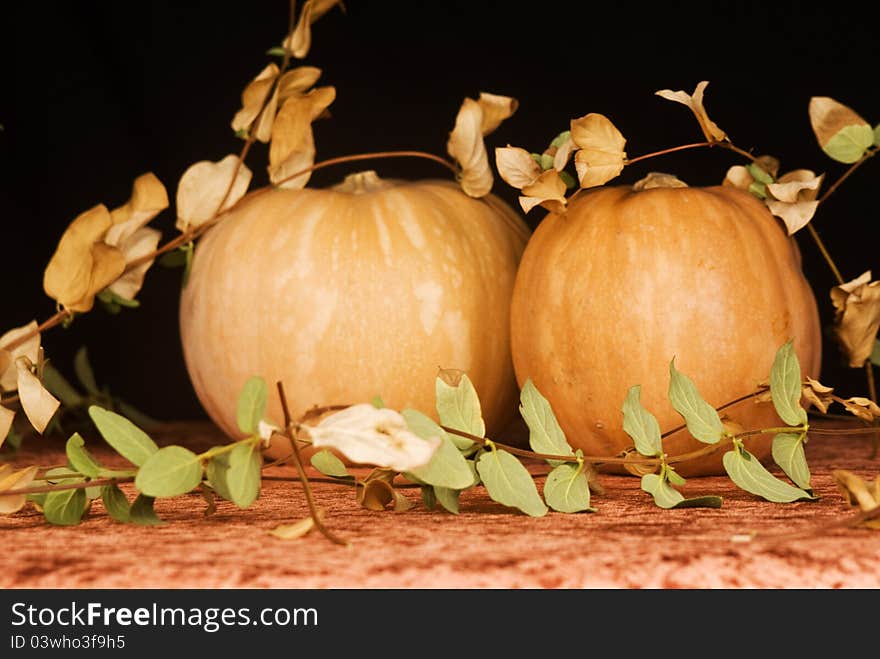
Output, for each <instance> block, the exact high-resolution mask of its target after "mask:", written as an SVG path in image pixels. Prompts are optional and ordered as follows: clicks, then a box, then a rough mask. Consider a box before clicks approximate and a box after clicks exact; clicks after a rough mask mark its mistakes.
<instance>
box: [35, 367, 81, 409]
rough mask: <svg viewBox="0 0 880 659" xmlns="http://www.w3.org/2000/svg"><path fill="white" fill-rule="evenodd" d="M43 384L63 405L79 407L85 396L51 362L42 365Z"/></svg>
mask: <svg viewBox="0 0 880 659" xmlns="http://www.w3.org/2000/svg"><path fill="white" fill-rule="evenodd" d="M43 386H44V387H46V389H48V390H49V393H50V394H52V395H53V396H55V398H57V399H58V400H60V401H61V403H62V405H64V406H65V407H79V406H80V405H82V404H83V401H84V400H85V397H84V396H83V395H82V394H81V393H79V392H78V391H77V390H76V389H75V388H74V387H73V385H72V384H70V382H69V381H68V380H67V378H65V377H64V376H63V375H61V373H60V372H59V371H58V369H57V368H55V367H54V366H52V365H51V364H45V365H44V366H43Z"/></svg>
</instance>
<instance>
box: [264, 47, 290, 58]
mask: <svg viewBox="0 0 880 659" xmlns="http://www.w3.org/2000/svg"><path fill="white" fill-rule="evenodd" d="M266 54H267V55H269V56H270V57H284V56H285V55H287V49H286V48H282V47H281V46H274V47H272V48H270V49H269V50H267V51H266Z"/></svg>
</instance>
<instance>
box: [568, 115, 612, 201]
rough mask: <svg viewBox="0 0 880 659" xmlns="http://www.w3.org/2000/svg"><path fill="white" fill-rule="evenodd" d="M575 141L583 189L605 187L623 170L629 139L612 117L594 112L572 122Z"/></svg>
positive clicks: (579, 178)
mask: <svg viewBox="0 0 880 659" xmlns="http://www.w3.org/2000/svg"><path fill="white" fill-rule="evenodd" d="M571 139H572V142H574V145H575V146H576V147H578V152H577V153H576V154H575V156H574V165H575V169H577V174H578V180H579V182H580V184H581V187H582V188H592V187H595V186H598V185H603V184H605V183H607V182H608V181H610V180H611V179H613V178H615V177H616V176H618V175H619V174H620V172H622V171H623V166H624V164H625V162H626V152H625V151H624V150H623V147H624V146H625V145H626V139H625V138H624V137H623V135H622V134H621V132H620V131H619V130H617V127H616V126H615V125H614V124H613V123H611V120H610V119H608V117H606V116H604V115H601V114H597V113H595V112H592V113H590V114H587V115H584V116H583V117H580V118H578V119H572V121H571Z"/></svg>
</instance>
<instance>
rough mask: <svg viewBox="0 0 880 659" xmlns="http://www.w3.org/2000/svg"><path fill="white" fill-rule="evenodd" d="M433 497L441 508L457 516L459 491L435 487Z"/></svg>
mask: <svg viewBox="0 0 880 659" xmlns="http://www.w3.org/2000/svg"><path fill="white" fill-rule="evenodd" d="M434 496H435V497H436V499H437V502H438V503H439V504H440V505H441V506H443V508H444V509H445V510H447V511H448V512H450V513H452V514H453V515H458V497H459V496H461V490H452V489H450V488H448V487H435V488H434Z"/></svg>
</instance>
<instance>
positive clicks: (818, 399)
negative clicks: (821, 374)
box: [803, 375, 834, 414]
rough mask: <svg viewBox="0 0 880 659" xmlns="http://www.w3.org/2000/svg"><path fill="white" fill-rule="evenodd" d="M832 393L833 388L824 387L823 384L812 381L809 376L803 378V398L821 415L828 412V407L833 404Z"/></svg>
mask: <svg viewBox="0 0 880 659" xmlns="http://www.w3.org/2000/svg"><path fill="white" fill-rule="evenodd" d="M833 391H834V388H833V387H826V386H825V385H824V384H822V383H821V382H819V381H818V380H814V379H813V378H811V377H810V376H809V375H808V376H807V377H806V378H805V381H804V384H803V392H804V398H806V399H807V400H808V401H810V402H811V403H812V404H813V405H815V406H816V407H817V408H818V409H819V410H821V411H822V413H823V414H824V413H826V412H827V411H828V406H829V405H831V403H832V402H833V398H832V396H831V393H832V392H833Z"/></svg>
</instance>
